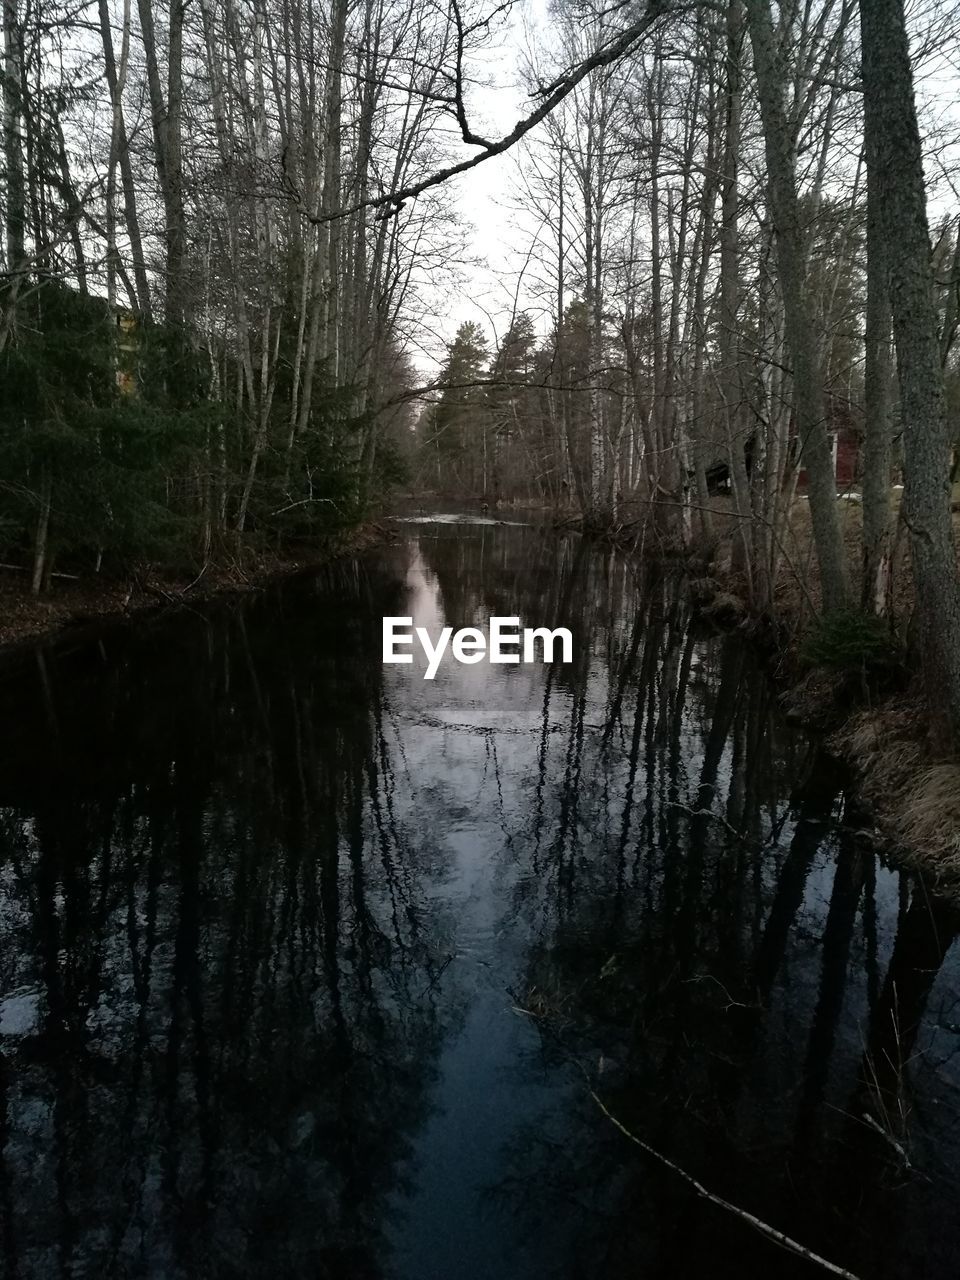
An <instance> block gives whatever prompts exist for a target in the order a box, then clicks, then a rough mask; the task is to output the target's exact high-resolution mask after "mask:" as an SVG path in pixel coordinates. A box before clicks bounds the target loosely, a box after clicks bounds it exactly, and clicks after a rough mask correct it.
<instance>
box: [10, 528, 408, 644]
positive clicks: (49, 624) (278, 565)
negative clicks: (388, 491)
mask: <svg viewBox="0 0 960 1280" xmlns="http://www.w3.org/2000/svg"><path fill="white" fill-rule="evenodd" d="M391 536H392V535H391V534H390V532H389V531H388V530H387V529H385V528H384V527H383V526H382V525H379V524H374V523H368V524H364V525H361V526H359V527H358V528H355V529H349V530H346V531H344V532H341V533H337V534H331V535H329V536H327V537H325V538H318V539H317V540H316V541H315V542H312V543H298V544H297V545H295V546H292V547H290V548H289V549H287V550H285V551H262V550H261V551H253V550H251V549H249V548H246V549H245V550H244V552H243V554H242V556H237V557H231V558H230V559H229V560H224V561H223V562H220V563H216V564H209V565H208V566H206V567H205V568H204V569H203V570H202V571H200V572H199V573H193V574H186V573H176V572H170V571H167V570H162V569H158V568H154V567H149V568H144V569H142V570H140V571H138V572H137V573H136V574H132V575H130V576H128V577H123V578H119V577H113V576H108V575H107V574H103V575H100V574H94V573H90V574H87V575H84V576H76V577H74V576H72V575H71V576H67V575H63V576H58V575H54V578H53V581H52V583H51V587H50V589H49V591H47V592H45V593H44V594H43V595H39V596H35V595H33V594H32V593H31V591H30V583H29V574H28V573H27V572H25V571H23V570H20V569H17V568H16V567H13V566H9V565H0V655H2V654H3V653H4V652H6V651H8V650H10V649H11V648H13V647H16V646H19V645H20V644H22V643H28V642H30V641H33V640H37V639H40V638H41V637H44V636H50V635H55V634H57V633H59V632H61V631H64V630H67V629H68V628H74V627H78V626H84V625H87V624H90V623H94V622H97V621H100V620H103V619H107V618H116V617H133V616H135V615H141V614H145V613H149V612H153V611H156V610H160V609H168V608H176V607H177V606H182V605H185V604H195V603H196V602H197V601H198V600H206V599H210V598H211V597H213V596H217V595H222V594H227V593H230V592H242V591H253V590H256V589H257V588H258V587H262V586H265V585H266V584H267V583H269V582H272V581H276V580H277V579H279V578H284V577H292V576H293V575H295V574H298V573H303V572H304V571H306V570H308V569H312V568H315V567H317V566H319V565H321V564H325V563H327V562H328V561H330V560H332V559H334V558H335V557H336V556H339V555H346V554H349V553H350V552H352V551H357V550H361V549H362V548H363V547H365V546H370V545H372V544H374V543H376V542H379V541H382V540H385V539H387V538H389V537H391Z"/></svg>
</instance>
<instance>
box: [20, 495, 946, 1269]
mask: <svg viewBox="0 0 960 1280" xmlns="http://www.w3.org/2000/svg"><path fill="white" fill-rule="evenodd" d="M397 528H398V530H399V531H400V533H399V535H398V541H397V543H396V545H393V546H388V547H381V548H378V549H375V550H373V551H371V552H368V553H365V554H364V555H363V556H361V557H358V558H357V559H355V560H349V559H348V560H345V561H341V562H339V563H336V564H333V565H330V566H329V567H328V568H326V569H324V570H323V571H320V572H317V573H314V574H311V575H309V576H305V577H303V578H298V579H296V580H291V581H288V582H286V583H283V584H280V585H278V586H276V587H274V588H272V589H268V590H265V591H262V592H259V593H255V594H249V595H245V596H238V597H233V598H230V599H222V600H220V601H217V602H213V603H209V604H207V605H204V606H200V607H198V608H197V609H182V610H180V611H178V612H177V613H175V614H171V613H168V614H166V615H163V616H161V617H159V618H155V619H152V620H146V621H142V622H140V623H138V624H135V625H129V624H125V625H120V624H117V625H111V626H104V627H102V628H99V629H98V630H97V631H95V632H92V633H83V634H77V635H67V636H65V637H63V638H62V639H61V640H59V641H57V642H47V643H45V644H42V645H37V646H35V647H33V648H32V649H28V650H22V651H20V652H19V653H18V654H16V655H15V656H14V657H13V658H9V659H8V660H7V661H6V663H5V665H4V666H3V668H2V669H0V707H2V711H3V717H4V733H3V740H2V743H0V993H2V1000H0V1050H2V1063H0V1065H2V1081H0V1083H2V1098H0V1149H2V1169H0V1248H2V1258H3V1265H4V1266H5V1268H6V1272H7V1274H9V1275H10V1276H13V1277H24V1278H29V1280H33V1278H34V1277H48V1276H49V1277H60V1276H64V1277H67V1276H69V1277H80V1276H90V1277H120V1276H123V1277H133V1276H137V1277H139V1276H144V1277H170V1278H171V1280H174V1278H176V1280H179V1278H181V1277H183V1278H184V1280H187V1278H189V1280H196V1278H198V1277H218V1278H219V1277H261V1276H269V1277H276V1278H279V1277H287V1276H290V1277H322V1278H327V1277H330V1278H331V1280H334V1278H336V1280H372V1278H374V1277H385V1278H386V1277H389V1278H390V1280H433V1278H436V1280H481V1278H482V1280H489V1278H491V1277H497V1278H498V1280H532V1278H538V1280H539V1278H541V1277H543V1278H544V1280H547V1278H548V1277H557V1278H558V1280H588V1278H590V1280H592V1278H597V1280H599V1278H601V1277H602V1278H604V1280H607V1278H619V1277H627V1276H630V1277H637V1276H643V1277H646V1278H648V1280H649V1278H650V1277H671V1278H673V1277H687V1276H689V1277H698V1278H699V1277H704V1276H709V1277H742V1276H744V1275H762V1276H783V1277H788V1278H789V1277H793V1276H796V1277H804V1276H807V1277H811V1276H815V1275H818V1274H825V1273H824V1271H823V1270H822V1269H821V1268H819V1267H818V1266H817V1265H816V1264H815V1263H813V1262H811V1261H809V1260H805V1259H801V1258H799V1257H796V1256H794V1255H792V1254H791V1253H790V1252H789V1251H787V1250H785V1249H784V1248H782V1247H779V1246H777V1245H776V1244H774V1243H772V1242H771V1241H770V1240H769V1239H767V1238H765V1237H764V1236H763V1235H762V1234H760V1233H759V1232H758V1231H757V1230H755V1229H754V1228H753V1227H752V1226H751V1225H750V1224H748V1223H747V1222H745V1221H744V1220H743V1218H742V1217H740V1216H738V1215H736V1214H734V1213H733V1212H731V1211H729V1210H727V1209H725V1208H722V1207H718V1206H717V1205H716V1204H713V1203H709V1202H707V1201H705V1200H704V1199H703V1198H702V1197H701V1196H699V1195H697V1194H696V1193H695V1192H694V1191H693V1190H692V1189H691V1187H690V1185H689V1183H688V1182H687V1181H685V1180H684V1178H683V1176H682V1175H681V1174H680V1173H678V1172H677V1171H676V1170H675V1169H673V1168H670V1167H668V1166H667V1165H666V1164H665V1163H663V1161H662V1160H660V1159H659V1158H658V1157H657V1156H656V1155H653V1154H651V1153H650V1151H648V1150H645V1149H643V1148H642V1147H640V1146H638V1145H637V1144H636V1143H633V1142H632V1141H631V1140H630V1139H629V1137H627V1136H625V1134H624V1133H623V1132H622V1130H621V1129H620V1128H618V1127H617V1125H616V1124H615V1123H614V1121H613V1119H611V1118H610V1117H614V1118H615V1119H616V1120H617V1121H619V1122H620V1124H621V1125H622V1126H624V1127H625V1128H626V1129H627V1130H628V1131H629V1132H630V1133H632V1134H634V1135H635V1136H637V1137H639V1138H640V1139H642V1141H643V1142H644V1143H646V1144H648V1146H649V1147H652V1148H653V1150H654V1151H655V1152H656V1153H659V1155H660V1156H663V1157H665V1158H666V1159H667V1160H668V1161H670V1162H671V1163H672V1164H673V1165H675V1166H677V1167H678V1168H680V1169H682V1170H683V1171H685V1172H686V1173H687V1174H689V1175H691V1176H693V1177H695V1178H696V1179H698V1180H699V1181H700V1182H701V1183H702V1184H703V1186H704V1187H706V1188H707V1189H708V1190H709V1191H711V1192H713V1193H715V1194H717V1195H719V1196H721V1197H722V1198H723V1199H725V1200H726V1201H728V1202H730V1203H731V1204H733V1205H735V1206H736V1207H738V1208H739V1209H742V1210H744V1211H745V1212H748V1213H750V1214H754V1215H756V1216H757V1217H759V1218H760V1219H762V1220H763V1221H764V1222H767V1223H769V1224H772V1225H773V1226H774V1227H775V1228H777V1229H778V1230H780V1231H783V1232H785V1233H786V1234H787V1235H789V1236H790V1237H791V1238H793V1239H795V1240H797V1241H799V1242H801V1243H802V1244H803V1245H804V1246H805V1247H806V1248H808V1249H810V1250H813V1251H815V1252H816V1253H818V1254H820V1255H821V1256H822V1257H824V1258H826V1259H829V1260H830V1261H831V1262H832V1263H834V1264H835V1265H837V1266H841V1267H844V1268H847V1269H849V1270H851V1271H852V1272H854V1273H855V1274H857V1275H858V1276H862V1277H863V1278H864V1280H866V1278H867V1277H871V1278H874V1277H876V1278H881V1280H888V1278H890V1280H892V1278H894V1277H897V1278H899V1277H908V1276H909V1277H911V1278H914V1277H917V1276H923V1277H924V1278H925V1280H939V1278H940V1277H950V1278H951V1280H954V1278H955V1277H956V1275H957V1274H958V1271H960V1266H958V1259H960V1213H958V1212H957V1208H956V1206H957V1204H958V1203H960V1128H958V1124H960V1053H958V1050H960V1003H958V1002H960V951H958V946H957V943H956V941H955V937H956V934H957V931H958V927H960V919H958V916H957V914H956V912H955V911H954V910H952V909H951V908H950V907H948V906H946V905H944V904H943V903H940V902H938V901H937V900H936V899H935V898H933V897H932V896H931V895H930V894H929V893H928V892H927V890H926V889H925V887H924V886H923V885H922V884H920V883H919V882H917V881H916V880H914V879H912V878H910V877H908V876H907V875H905V874H900V873H898V871H897V870H896V869H895V868H892V867H890V866H889V865H887V864H885V863H884V862H883V861H882V860H881V859H879V858H878V857H876V856H875V854H874V853H873V851H872V847H871V845H870V843H869V841H868V840H867V839H865V838H864V836H863V834H862V833H858V829H857V826H858V824H857V823H856V821H855V820H854V819H853V818H852V817H850V818H849V819H846V818H845V814H846V810H845V805H844V797H843V792H842V784H843V779H842V777H841V776H840V775H839V773H838V771H837V769H836V768H835V767H834V766H832V765H831V764H830V763H829V762H828V761H825V759H824V758H823V756H822V754H821V753H820V752H819V751H818V749H817V746H816V744H815V743H813V742H811V741H809V740H808V739H807V738H806V737H804V735H803V734H802V733H800V732H798V731H797V730H795V729H793V728H791V727H789V726H788V725H786V724H785V723H784V722H783V720H782V718H781V716H780V714H779V712H778V709H777V700H776V695H775V691H774V690H773V688H772V687H771V684H770V683H769V681H768V680H767V678H766V677H765V675H764V673H763V671H762V670H761V669H760V667H759V665H758V663H757V661H756V659H755V656H754V655H753V654H752V653H751V652H750V650H749V649H748V648H747V647H746V646H745V645H744V644H743V643H742V641H741V640H739V639H738V638H736V637H723V636H718V635H714V634H711V633H710V632H708V631H704V630H701V629H698V628H697V627H696V626H694V625H692V624H691V621H690V618H689V615H688V611H687V610H686V608H685V606H684V605H683V603H682V601H679V602H678V600H677V597H676V592H675V590H674V588H673V587H672V586H671V584H670V583H669V582H663V581H642V580H641V578H640V576H639V574H638V571H637V570H636V569H635V567H633V566H631V565H630V564H629V563H627V562H626V561H625V560H624V559H623V558H621V557H620V556H619V555H617V554H613V553H610V552H602V551H598V550H593V549H591V548H589V547H588V546H586V545H585V544H584V543H583V542H582V541H580V540H579V539H577V538H576V537H573V536H570V537H566V538H558V537H557V536H556V535H555V534H553V533H551V532H549V531H547V530H545V529H541V528H538V527H536V526H533V525H530V526H528V525H523V524H520V523H517V524H505V523H499V522H493V521H490V522H480V521H473V522H471V521H458V520H452V519H451V520H425V521H422V522H408V523H403V524H398V525H397ZM388 614H389V615H410V616H412V617H413V618H414V620H415V622H416V623H417V624H418V625H422V626H427V627H429V628H431V629H435V628H437V627H439V626H440V625H442V624H448V625H452V626H454V627H459V626H466V625H476V624H478V623H479V622H481V621H485V620H486V619H487V618H488V617H489V616H490V615H492V614H500V615H516V616H519V617H520V618H521V619H522V623H523V625H527V626H538V625H550V626H551V627H553V626H561V625H562V626H567V627H569V628H570V629H571V631H572V633H573V636H574V654H573V661H572V662H571V663H569V664H563V663H557V664H554V665H540V664H534V665H521V666H502V665H501V666H494V665H491V664H489V663H487V662H486V661H484V662H482V663H479V664H477V665H471V666H467V665H461V664H459V663H456V662H449V661H446V662H444V663H442V664H441V667H440V670H439V672H438V674H437V677H436V679H435V680H433V681H425V680H424V679H423V678H422V667H423V664H422V663H419V664H418V663H415V664H414V665H412V666H399V665H391V666H384V665H383V664H382V662H381V618H382V617H383V616H384V615H388Z"/></svg>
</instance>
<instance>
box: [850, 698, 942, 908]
mask: <svg viewBox="0 0 960 1280" xmlns="http://www.w3.org/2000/svg"><path fill="white" fill-rule="evenodd" d="M928 720H929V717H928V715H927V713H926V710H925V707H924V704H923V701H922V699H921V698H919V697H916V696H908V695H903V696H900V697H898V698H892V699H890V700H889V701H887V702H886V703H884V704H883V705H882V706H880V707H877V708H873V709H871V710H869V711H861V712H858V713H857V714H855V715H854V716H852V717H851V718H850V719H849V720H848V721H847V723H846V724H845V725H844V726H843V727H842V728H841V729H840V730H838V731H837V732H836V733H834V734H833V735H832V737H831V738H830V746H831V747H832V748H833V750H834V751H836V752H837V754H838V755H840V756H842V757H843V758H844V759H845V760H847V761H848V763H849V764H850V765H851V766H852V768H853V769H854V771H855V773H856V776H857V782H858V788H857V790H858V795H859V797H860V799H861V800H863V801H865V802H866V803H867V804H868V805H869V807H870V809H871V810H872V813H873V817H874V820H875V821H876V823H877V826H878V828H879V829H880V831H881V833H882V834H883V835H884V836H885V837H886V838H887V839H888V840H889V841H890V843H891V845H892V846H893V847H894V848H895V849H896V851H897V853H898V855H899V857H900V858H901V859H902V860H903V861H907V862H909V863H911V864H912V865H914V866H916V867H919V868H921V869H922V870H923V871H925V872H927V873H928V874H929V875H930V876H931V877H932V878H933V879H934V880H936V881H938V882H940V883H941V884H942V885H943V886H945V887H948V888H949V890H950V891H951V893H952V894H956V893H960V760H931V758H930V752H929V747H928V743H927V728H928Z"/></svg>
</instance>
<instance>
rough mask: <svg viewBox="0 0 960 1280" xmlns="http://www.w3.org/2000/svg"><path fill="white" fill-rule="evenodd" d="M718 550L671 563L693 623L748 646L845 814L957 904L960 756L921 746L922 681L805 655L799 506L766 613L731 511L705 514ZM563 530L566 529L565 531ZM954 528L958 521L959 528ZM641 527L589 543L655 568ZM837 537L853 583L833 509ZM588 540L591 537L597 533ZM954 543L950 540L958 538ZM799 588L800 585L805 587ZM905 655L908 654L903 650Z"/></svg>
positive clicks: (898, 574) (807, 568)
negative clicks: (737, 565)
mask: <svg viewBox="0 0 960 1280" xmlns="http://www.w3.org/2000/svg"><path fill="white" fill-rule="evenodd" d="M712 514H713V516H714V523H715V526H716V527H717V530H718V534H719V537H718V541H717V544H716V546H715V548H714V550H713V552H712V554H711V555H709V556H708V557H705V556H704V555H703V554H697V553H693V554H692V555H689V556H685V555H679V554H675V555H672V556H670V557H669V559H670V562H671V563H672V564H673V565H674V566H675V567H677V568H678V569H679V571H680V572H681V573H682V574H683V576H684V578H685V580H686V583H687V587H688V591H689V595H690V600H691V604H692V606H693V608H694V610H695V611H696V613H697V615H698V616H699V617H701V618H703V619H704V620H706V621H708V622H709V623H710V624H711V625H713V626H715V627H717V628H718V629H719V630H722V631H736V632H738V633H739V634H742V635H743V636H744V637H745V638H746V639H747V640H748V641H750V642H751V643H752V644H754V646H755V647H756V649H757V651H758V653H760V655H761V656H762V658H763V660H764V661H765V662H766V664H767V666H768V668H769V671H770V674H771V676H772V678H773V680H774V682H775V684H776V686H777V687H778V689H779V693H780V699H781V704H782V706H783V708H784V710H785V711H786V713H787V715H788V716H789V718H790V719H792V720H793V721H794V722H796V723H798V724H800V725H802V726H803V727H804V728H806V729H808V730H810V731H812V732H815V733H818V734H820V735H822V740H823V742H824V744H825V746H826V748H827V750H828V751H829V752H830V753H831V755H833V756H835V757H836V758H837V760H838V761H839V762H841V763H842V765H843V766H844V767H845V768H846V769H847V771H848V773H849V776H850V778H851V780H852V783H851V788H850V791H849V796H850V799H851V801H852V806H851V811H852V812H853V811H855V812H856V815H857V826H858V829H859V830H860V831H861V832H863V831H864V824H865V823H867V824H869V827H870V828H872V830H871V832H870V834H871V836H872V838H873V839H874V840H875V842H876V843H877V845H878V847H879V848H880V849H881V850H882V851H883V852H884V853H885V854H887V855H889V856H891V857H893V858H896V859H897V861H899V862H900V863H901V864H903V865H908V866H910V867H912V868H914V869H916V870H919V871H922V872H923V874H924V875H925V876H926V877H927V879H928V880H930V881H931V882H932V883H933V884H934V885H936V887H937V889H938V891H941V892H942V893H943V894H944V896H946V897H950V898H952V899H954V900H957V901H960V758H958V757H957V756H949V757H944V756H943V755H942V754H940V753H938V752H937V751H936V750H935V748H934V747H933V746H932V744H931V742H930V738H929V715H928V714H927V712H926V701H925V694H924V691H923V690H922V688H921V687H920V673H919V672H918V671H916V670H915V669H913V668H912V667H911V665H910V661H911V660H910V657H909V656H901V660H900V663H899V665H898V666H897V667H896V668H895V669H891V670H889V671H887V672H885V673H884V676H883V678H881V679H873V680H871V679H867V678H866V677H865V673H864V672H863V670H861V669H856V668H854V667H849V666H848V667H846V668H845V667H843V666H842V665H840V664H838V665H837V666H825V665H816V664H815V663H814V662H812V661H811V659H810V656H809V653H808V652H807V649H808V646H809V641H810V638H811V636H812V634H813V632H814V627H815V624H816V621H817V617H818V612H817V611H818V609H819V603H820V601H819V587H818V584H817V583H816V576H817V575H816V569H815V549H814V545H813V537H812V530H811V526H810V515H809V508H808V506H807V503H806V501H805V500H799V501H798V502H797V504H796V507H795V509H794V515H793V520H792V522H791V530H790V547H789V555H788V557H786V558H785V559H787V560H788V563H785V565H784V568H783V570H782V572H781V577H780V582H779V584H778V587H777V591H776V596H775V609H774V611H773V613H772V614H765V615H758V614H757V613H756V612H752V611H751V609H750V606H749V603H748V601H747V598H746V592H745V589H744V583H743V581H742V579H741V578H740V577H739V576H738V575H737V574H736V573H735V572H734V571H733V570H732V568H731V556H730V551H731V537H732V531H733V521H732V516H731V511H730V505H729V502H727V501H726V500H724V499H717V500H715V502H714V504H713V508H712ZM564 523H565V524H566V525H567V526H569V523H570V522H569V521H567V522H564ZM958 523H960V522H958ZM648 525H649V519H644V518H643V517H642V516H638V517H637V518H636V519H631V518H630V517H629V516H628V518H627V519H625V520H624V521H623V523H621V524H620V525H619V526H618V527H617V528H614V529H609V530H605V531H603V532H602V533H601V534H599V535H598V536H600V537H602V538H603V539H604V540H608V541H612V542H614V543H615V544H616V545H617V546H619V547H620V548H621V549H623V550H624V551H626V552H627V553H628V554H630V555H632V556H635V557H636V558H637V559H638V560H645V561H649V560H653V559H662V558H663V557H662V556H661V554H660V552H659V548H657V549H656V550H654V549H653V548H652V546H651V543H650V540H649V538H644V536H643V532H642V531H643V529H645V528H646V527H648ZM842 527H843V535H844V544H845V546H846V549H847V557H848V563H849V571H850V578H851V581H852V582H854V583H855V582H857V581H858V579H859V575H860V548H861V529H862V512H861V509H860V506H859V504H858V503H856V502H851V501H846V502H844V503H843V511H842ZM595 536H597V535H595ZM958 542H960V538H958ZM808 578H809V582H808V581H807V579H808ZM892 606H893V611H892V629H893V631H894V633H895V634H896V635H897V636H898V637H899V639H900V641H901V642H903V641H904V640H905V636H906V632H907V631H908V629H909V620H910V615H911V612H912V609H913V590H912V580H911V576H910V572H909V562H908V548H907V539H906V538H901V539H900V540H899V544H898V547H897V555H896V561H895V564H894V578H893V599H892ZM903 655H908V649H907V646H906V645H905V644H904V645H903Z"/></svg>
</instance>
